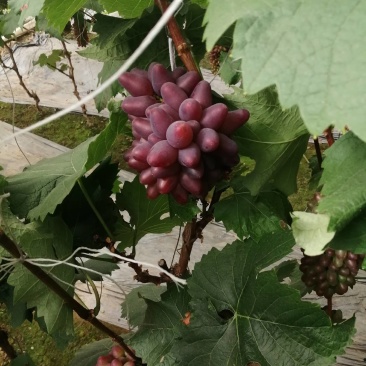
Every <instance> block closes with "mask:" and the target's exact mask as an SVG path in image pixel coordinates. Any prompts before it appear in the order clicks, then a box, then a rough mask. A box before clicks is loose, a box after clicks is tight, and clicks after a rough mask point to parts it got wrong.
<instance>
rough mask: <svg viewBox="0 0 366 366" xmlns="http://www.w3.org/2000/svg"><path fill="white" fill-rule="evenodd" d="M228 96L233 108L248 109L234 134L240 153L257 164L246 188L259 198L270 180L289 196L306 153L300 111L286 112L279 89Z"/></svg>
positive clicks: (246, 179)
mask: <svg viewBox="0 0 366 366" xmlns="http://www.w3.org/2000/svg"><path fill="white" fill-rule="evenodd" d="M234 90H235V93H234V94H231V95H225V99H226V100H227V101H228V102H229V104H230V105H233V106H235V107H237V108H246V109H248V110H249V112H250V113H251V117H250V119H249V121H248V122H247V123H246V124H245V125H244V126H243V127H242V128H240V129H239V130H238V131H237V132H236V134H235V141H237V143H238V145H239V152H240V154H242V155H245V156H249V157H250V158H252V159H254V160H255V161H256V165H255V168H254V170H253V171H252V172H251V173H249V174H247V175H246V176H245V185H246V187H247V188H248V189H249V190H250V192H251V193H252V195H257V194H258V193H259V192H260V191H261V189H262V187H263V186H264V185H265V184H267V182H269V181H273V184H274V186H275V187H276V188H277V189H279V190H280V191H282V192H283V193H285V194H286V195H290V194H291V193H294V192H295V191H296V176H297V172H298V168H299V162H300V160H301V158H302V156H303V154H304V152H305V150H306V147H307V143H308V139H309V135H308V132H307V130H306V128H305V126H304V124H303V121H302V119H301V117H300V114H299V111H298V109H297V108H295V107H294V108H291V109H290V110H287V111H286V110H283V109H282V107H281V105H280V104H279V101H278V96H277V92H276V89H275V88H274V87H270V88H267V89H265V90H263V91H261V92H259V93H258V94H256V95H252V96H245V95H244V93H243V91H242V90H241V89H238V88H234Z"/></svg>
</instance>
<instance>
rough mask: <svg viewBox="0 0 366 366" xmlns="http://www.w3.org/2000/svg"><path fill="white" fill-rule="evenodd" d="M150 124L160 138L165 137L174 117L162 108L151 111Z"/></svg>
mask: <svg viewBox="0 0 366 366" xmlns="http://www.w3.org/2000/svg"><path fill="white" fill-rule="evenodd" d="M149 119H150V124H151V128H152V130H153V132H154V134H155V135H156V136H157V137H159V138H160V139H165V137H166V131H167V129H168V127H169V126H170V125H171V124H172V122H173V118H172V117H171V116H170V115H169V114H167V113H166V112H165V111H164V110H163V109H161V108H154V109H153V110H151V111H150V118H149Z"/></svg>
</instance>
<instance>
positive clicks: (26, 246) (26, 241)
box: [8, 218, 74, 345]
mask: <svg viewBox="0 0 366 366" xmlns="http://www.w3.org/2000/svg"><path fill="white" fill-rule="evenodd" d="M19 244H20V246H21V248H22V250H23V251H24V252H25V253H27V256H28V257H29V258H50V259H59V260H63V259H65V258H66V257H68V256H69V255H70V254H71V252H72V235H71V232H70V231H69V230H68V228H67V226H66V225H65V224H64V223H63V222H62V220H61V219H59V218H48V219H47V220H45V221H44V222H43V223H42V224H40V223H37V222H35V223H30V224H28V225H26V230H25V232H24V233H23V234H22V235H21V237H20V239H19ZM44 270H45V272H46V273H48V274H49V275H50V276H51V277H53V278H54V279H55V280H56V281H57V282H59V281H58V280H61V281H63V282H59V284H60V286H62V287H63V288H64V289H65V290H66V291H67V292H68V293H69V294H70V296H73V287H72V286H71V285H72V284H73V282H74V269H73V268H72V267H67V266H65V265H63V266H54V267H47V268H45V269H44ZM65 283H66V284H71V285H70V286H68V285H66V284H65ZM8 284H9V285H11V286H13V287H14V303H18V302H20V303H22V302H26V303H27V307H28V308H33V307H36V308H37V317H38V318H43V320H44V322H45V325H46V327H47V332H48V333H49V334H51V335H52V336H53V337H54V338H55V340H56V342H58V343H59V344H60V345H65V343H66V342H67V341H68V340H69V339H70V338H71V337H72V336H73V312H72V309H71V308H70V307H69V306H67V305H66V304H65V303H64V301H63V300H62V299H61V298H60V297H59V296H58V295H56V294H55V293H54V292H53V291H52V290H51V289H49V288H48V287H47V286H46V285H45V284H43V282H41V281H40V280H39V279H38V278H37V277H35V276H34V275H33V274H32V273H31V272H29V271H28V269H26V268H25V267H24V266H23V265H22V264H20V263H19V264H16V265H15V266H14V270H13V272H12V273H11V275H10V276H9V279H8Z"/></svg>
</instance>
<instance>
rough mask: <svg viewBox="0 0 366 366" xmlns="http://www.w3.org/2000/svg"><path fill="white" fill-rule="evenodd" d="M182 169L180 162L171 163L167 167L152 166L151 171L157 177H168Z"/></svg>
mask: <svg viewBox="0 0 366 366" xmlns="http://www.w3.org/2000/svg"><path fill="white" fill-rule="evenodd" d="M180 169H181V165H180V164H178V162H176V163H174V164H172V165H169V166H167V167H165V168H161V167H152V168H151V172H152V174H153V176H154V177H155V178H166V177H169V176H171V175H177V174H178V173H179V171H180Z"/></svg>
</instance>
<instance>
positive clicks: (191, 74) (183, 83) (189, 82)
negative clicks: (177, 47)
mask: <svg viewBox="0 0 366 366" xmlns="http://www.w3.org/2000/svg"><path fill="white" fill-rule="evenodd" d="M200 81H201V76H200V74H199V73H198V72H197V71H188V72H187V73H185V74H184V75H182V76H181V77H180V78H178V79H177V85H178V86H179V87H180V88H182V89H183V90H184V91H185V92H186V93H187V94H188V95H190V94H191V93H192V91H193V89H194V88H195V87H196V85H197V84H198V83H199V82H200ZM210 93H211V88H210Z"/></svg>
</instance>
